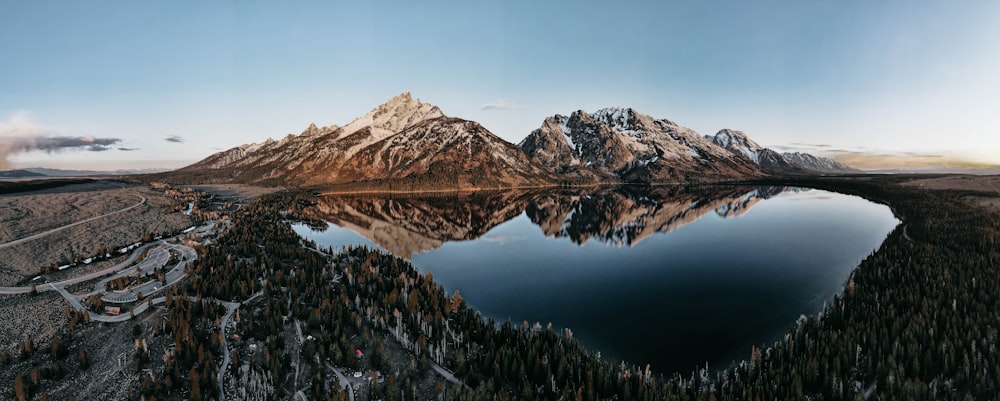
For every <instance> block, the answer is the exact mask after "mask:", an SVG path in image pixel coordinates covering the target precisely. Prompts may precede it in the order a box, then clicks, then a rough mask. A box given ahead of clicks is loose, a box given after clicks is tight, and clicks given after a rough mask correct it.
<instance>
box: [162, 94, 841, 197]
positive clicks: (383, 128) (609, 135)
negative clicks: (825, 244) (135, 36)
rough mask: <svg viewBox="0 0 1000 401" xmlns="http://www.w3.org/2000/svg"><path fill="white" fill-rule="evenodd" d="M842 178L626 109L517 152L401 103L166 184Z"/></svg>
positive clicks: (370, 186) (543, 135)
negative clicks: (796, 175) (814, 174)
mask: <svg viewBox="0 0 1000 401" xmlns="http://www.w3.org/2000/svg"><path fill="white" fill-rule="evenodd" d="M845 169H847V167H846V166H843V165H842V164H839V163H837V162H835V161H833V160H830V159H824V158H818V157H813V156H811V155H807V154H780V153H778V152H775V151H773V150H771V149H767V148H764V147H762V146H760V145H758V144H757V143H756V142H754V141H753V140H751V139H750V138H749V137H747V136H746V134H744V133H742V132H740V131H733V130H722V131H719V133H717V134H715V135H714V136H702V135H700V134H698V133H697V132H695V131H693V130H691V129H688V128H685V127H682V126H680V125H678V124H676V123H674V122H672V121H670V120H666V119H655V118H653V117H650V116H648V115H645V114H641V113H638V112H636V111H635V110H633V109H631V108H621V107H618V108H607V109H602V110H598V111H597V112H594V113H592V114H591V113H587V112H585V111H582V110H580V111H576V112H573V113H572V114H570V115H569V116H563V115H555V116H552V117H549V118H547V119H545V121H544V122H543V123H542V126H541V127H540V128H538V129H536V130H534V131H533V132H532V133H531V134H530V135H528V137H527V138H525V139H524V140H523V141H522V142H521V143H520V144H519V145H517V146H515V145H513V144H511V143H509V142H506V141H504V140H503V139H501V138H499V137H497V136H495V135H493V134H492V133H490V132H489V131H488V130H487V129H486V128H483V126H481V125H479V124H478V123H476V122H474V121H468V120H463V119H460V118H453V117H448V116H446V115H445V114H444V113H443V112H442V111H441V110H440V109H439V108H438V107H437V106H434V105H431V104H428V103H423V102H421V101H420V100H418V99H414V98H413V97H412V96H410V94H409V93H403V94H401V95H398V96H396V97H393V98H392V99H389V101H387V102H386V103H384V104H382V105H380V106H378V107H376V108H375V109H373V110H371V111H370V112H368V113H367V114H365V115H364V116H361V117H359V118H357V119H355V120H354V121H352V122H350V123H349V124H347V125H345V126H343V127H340V126H336V125H331V126H327V127H318V126H316V125H315V124H312V125H310V126H309V127H308V128H306V129H305V130H304V131H302V133H300V134H298V135H291V134H290V135H288V136H286V137H285V138H283V139H281V140H273V139H268V140H267V141H265V142H263V143H259V144H256V143H253V144H246V145H241V146H238V147H235V148H232V149H229V150H226V151H222V152H219V153H216V154H213V155H211V156H209V157H207V158H205V159H204V160H202V161H200V162H198V163H195V164H192V165H190V166H187V167H184V168H182V169H180V170H177V171H175V172H172V173H168V174H162V175H158V176H157V177H158V178H163V179H166V180H171V181H183V182H187V183H226V182H231V183H244V184H258V185H283V186H311V187H337V188H338V190H345V191H357V190H362V191H368V190H375V191H420V190H437V189H440V190H455V189H459V190H461V189H486V188H510V187H524V186H546V185H549V186H551V185H557V184H566V183H576V184H580V183H596V182H637V183H670V182H673V183H691V182H718V181H733V180H745V179H754V178H759V177H763V176H766V175H768V174H772V173H782V174H784V173H811V172H824V173H826V172H841V171H846V170H845Z"/></svg>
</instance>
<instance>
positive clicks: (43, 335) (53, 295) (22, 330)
mask: <svg viewBox="0 0 1000 401" xmlns="http://www.w3.org/2000/svg"><path fill="white" fill-rule="evenodd" d="M0 300H2V302H0V316H3V318H2V319H0V353H2V352H9V353H10V355H11V356H12V357H14V358H16V357H17V355H18V353H17V351H18V345H19V344H20V342H21V341H25V340H28V339H29V338H30V339H32V340H33V341H34V342H35V344H37V345H39V346H41V345H42V344H48V343H49V342H50V341H52V337H53V336H54V335H55V334H56V333H58V332H59V331H60V330H63V329H65V328H66V327H67V326H68V324H69V320H68V319H67V318H66V307H67V306H69V304H68V303H66V301H65V300H64V299H63V297H62V296H60V295H59V293H58V292H55V291H52V292H46V293H41V294H38V295H37V296H30V295H12V296H3V297H2V298H0ZM0 398H2V397H0Z"/></svg>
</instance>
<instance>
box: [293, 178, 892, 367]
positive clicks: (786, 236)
mask: <svg viewBox="0 0 1000 401" xmlns="http://www.w3.org/2000/svg"><path fill="white" fill-rule="evenodd" d="M310 213H313V215H312V216H311V217H313V218H315V219H317V220H325V221H327V222H329V224H328V227H327V228H326V229H325V230H322V231H314V230H312V229H310V228H309V226H306V225H302V224H296V225H294V226H293V228H294V229H295V230H296V232H298V233H299V234H300V235H302V236H303V237H306V238H308V239H312V240H314V241H316V242H317V243H319V244H320V245H322V246H332V247H334V248H337V247H340V246H343V245H350V244H364V245H368V246H374V247H379V248H382V249H385V250H386V251H388V252H391V253H393V254H395V255H397V256H400V257H404V258H409V259H411V261H412V262H413V263H414V265H416V266H417V267H418V268H419V269H421V270H422V271H432V272H434V278H435V280H436V281H438V282H440V283H441V284H442V285H443V286H444V287H445V289H446V290H447V291H449V292H451V291H454V290H459V291H460V292H461V293H462V296H463V297H464V298H465V299H466V301H467V302H468V303H469V305H470V306H472V307H474V308H476V309H477V310H479V311H481V312H482V313H483V315H484V316H487V317H490V318H493V319H496V320H500V321H502V320H506V319H508V318H509V319H510V320H512V321H513V322H515V323H519V322H521V321H528V322H531V323H534V322H540V323H541V324H542V325H545V324H547V323H549V322H551V323H552V324H553V326H554V327H557V328H565V327H568V328H570V329H571V330H572V331H573V333H574V337H575V338H576V339H578V340H579V341H580V342H581V343H582V344H583V345H584V346H586V347H587V348H588V349H592V350H599V351H601V352H602V354H603V355H604V356H605V357H610V358H613V359H624V360H626V361H627V362H629V363H635V364H640V365H641V364H645V363H650V364H651V365H652V366H653V368H654V370H656V371H658V372H662V373H671V372H675V371H677V372H680V371H690V369H692V368H694V367H695V366H704V364H705V362H706V361H707V362H709V363H710V364H711V365H712V366H714V367H715V368H722V367H723V365H725V364H728V363H729V362H732V361H733V360H735V359H738V358H744V357H747V356H748V355H749V353H750V346H751V345H754V344H762V343H765V342H770V341H773V340H774V339H776V338H778V337H779V336H781V335H782V334H784V333H785V332H786V331H787V330H788V329H789V328H790V327H791V326H792V325H793V324H794V322H795V320H796V319H797V318H798V317H799V316H800V315H802V314H810V313H815V312H818V311H819V310H820V309H821V308H822V306H823V305H824V304H825V303H826V302H828V301H829V300H830V299H832V297H833V295H834V294H836V293H837V292H839V291H840V289H841V288H842V286H843V284H844V282H845V280H846V279H847V277H848V275H849V274H850V272H851V270H852V269H853V268H854V267H855V266H857V264H858V262H859V261H860V260H861V259H863V258H864V257H866V256H867V255H868V254H870V253H871V252H872V251H874V250H875V249H877V248H878V246H879V244H881V242H882V240H883V239H884V238H885V236H886V234H887V233H888V232H890V231H891V230H892V228H893V227H895V225H896V224H897V223H898V221H897V220H896V219H895V218H894V217H893V215H892V213H891V212H890V211H889V209H888V208H887V207H885V206H883V205H876V204H874V203H871V202H868V201H866V200H864V199H861V198H857V197H853V196H847V195H841V194H836V193H830V192H824V191H818V190H811V191H803V190H795V189H784V188H778V187H757V188H754V187H733V186H725V187H695V188H687V189H685V188H680V187H651V188H633V187H623V188H605V189H599V190H593V191H590V192H579V191H571V190H561V191H547V192H518V191H507V192H489V193H486V192H481V193H475V194H468V195H454V194H452V195H447V196H442V195H435V196H398V195H396V196H379V195H365V196H325V197H321V198H320V199H319V202H318V204H317V205H316V206H315V207H313V208H312V209H310Z"/></svg>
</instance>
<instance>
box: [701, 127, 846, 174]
mask: <svg viewBox="0 0 1000 401" xmlns="http://www.w3.org/2000/svg"><path fill="white" fill-rule="evenodd" d="M705 138H706V139H708V140H710V141H712V142H713V143H715V144H716V145H719V146H720V147H723V148H725V149H726V150H728V151H730V152H732V153H733V154H735V155H738V156H742V157H744V158H746V159H748V160H750V161H753V162H754V163H756V164H757V165H759V166H760V167H761V168H763V169H765V170H767V171H771V172H775V173H785V174H788V173H792V174H814V173H848V172H854V171H857V170H855V169H853V168H851V167H848V166H847V165H845V164H843V163H840V162H838V161H836V160H833V159H828V158H825V157H817V156H813V155H810V154H808V153H778V152H777V151H774V150H772V149H769V148H765V147H763V146H760V145H758V144H757V142H754V141H753V140H752V139H750V137H749V136H747V134H745V133H743V131H735V130H731V129H724V130H721V131H719V132H717V133H716V134H715V135H706V136H705Z"/></svg>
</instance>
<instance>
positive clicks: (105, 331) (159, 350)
mask: <svg viewBox="0 0 1000 401" xmlns="http://www.w3.org/2000/svg"><path fill="white" fill-rule="evenodd" d="M56 297H58V295H56ZM5 299H6V298H5ZM33 299H35V298H33ZM59 302H61V303H62V304H65V302H63V301H62V300H61V299H60V300H59ZM163 314H164V312H163V308H161V307H158V308H156V310H155V311H154V312H152V313H150V312H147V313H146V314H145V315H144V316H143V318H141V319H139V320H137V321H135V322H130V323H119V324H100V323H87V324H81V325H79V326H77V330H76V332H74V333H72V334H71V337H72V340H71V343H70V344H71V345H70V347H69V349H68V353H67V356H66V357H65V358H63V359H61V360H58V361H57V360H55V359H54V358H53V357H52V355H51V354H50V352H49V346H50V343H51V338H49V339H46V340H44V341H42V340H39V339H36V340H35V344H36V347H37V349H36V351H35V353H34V355H32V356H31V357H30V358H27V359H23V360H22V359H21V358H18V356H17V354H16V353H12V354H11V356H12V358H11V364H10V365H8V366H3V367H2V368H0V399H3V400H7V399H13V392H12V389H13V383H14V379H15V378H16V377H17V376H26V377H30V376H29V375H30V373H31V371H32V370H33V369H45V368H52V367H54V366H56V364H58V365H59V366H61V367H62V370H63V376H62V377H61V378H48V379H46V378H43V379H42V380H41V381H40V383H39V385H38V388H37V391H36V392H35V394H34V396H33V397H32V398H30V399H32V400H38V399H40V397H41V394H42V393H45V394H46V395H48V397H49V399H52V400H66V399H69V397H70V396H73V397H75V398H76V399H77V400H124V399H130V397H129V393H130V392H131V391H135V390H137V389H138V385H139V383H140V382H141V378H142V377H144V373H143V372H142V371H139V372H136V371H134V370H133V366H132V362H133V357H134V355H135V339H134V337H133V332H132V330H133V327H134V325H135V324H140V325H141V326H142V327H143V329H142V333H143V334H142V337H145V338H149V335H148V333H149V327H150V326H151V321H152V319H158V318H162V316H163ZM59 315H60V316H58V319H56V320H60V321H62V322H63V323H64V325H65V322H66V321H67V319H66V317H65V312H61V313H59ZM58 331H59V332H66V331H67V329H64V328H60V329H58ZM168 337H169V336H161V338H162V339H161V340H160V341H151V342H150V343H149V346H150V347H149V349H150V355H151V356H153V357H151V358H150V359H151V364H150V365H149V366H147V367H149V368H153V369H157V368H160V369H162V362H161V363H159V364H157V362H160V361H159V357H161V356H162V355H163V348H164V344H165V343H166V342H168V340H169V338H168ZM154 343H155V345H154ZM80 350H85V351H86V353H87V356H88V359H89V361H90V366H89V367H86V368H85V367H84V366H82V365H81V363H80V359H79V355H80Z"/></svg>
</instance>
